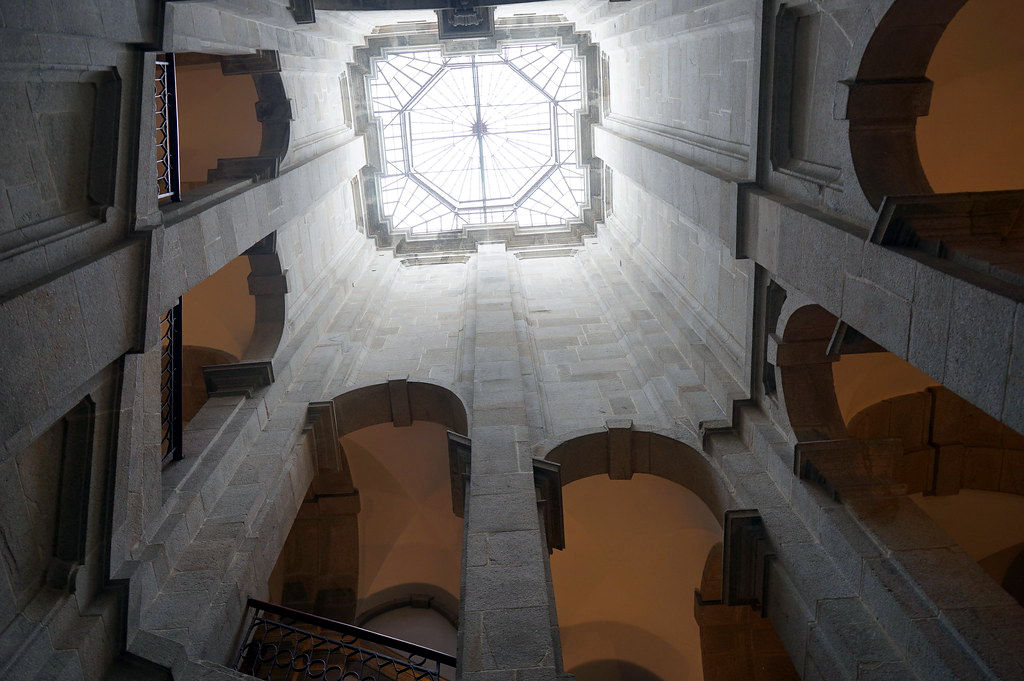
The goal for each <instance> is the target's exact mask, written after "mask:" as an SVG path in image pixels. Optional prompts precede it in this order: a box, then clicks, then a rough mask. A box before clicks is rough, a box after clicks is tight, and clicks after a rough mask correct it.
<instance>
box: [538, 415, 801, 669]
mask: <svg viewBox="0 0 1024 681" xmlns="http://www.w3.org/2000/svg"><path fill="white" fill-rule="evenodd" d="M546 458H547V459H548V460H550V461H554V462H556V463H559V464H560V466H561V479H562V485H563V488H562V508H563V510H564V518H565V521H564V525H565V549H564V550H561V551H556V552H554V553H553V555H552V556H551V577H552V583H553V587H554V592H555V602H556V606H557V613H558V622H559V628H560V633H561V644H562V656H563V660H564V666H565V668H566V669H568V670H570V671H571V673H574V674H576V675H577V679H579V681H591V680H592V681H606V680H618V679H630V680H632V679H659V678H660V679H701V678H708V679H725V678H732V677H728V676H722V675H721V674H722V673H725V671H728V670H726V669H725V668H724V667H722V665H721V660H719V659H718V658H716V657H715V655H714V652H715V651H716V649H715V648H714V647H713V645H714V643H715V642H716V641H718V640H719V639H720V638H721V636H719V634H721V630H718V631H717V633H716V631H715V630H714V629H713V627H714V625H715V624H716V621H715V619H714V616H713V615H714V613H712V616H711V617H710V619H709V618H703V619H702V618H701V610H700V602H699V599H697V598H695V593H697V592H698V591H699V590H701V589H703V590H705V591H706V592H708V593H710V591H711V588H710V587H709V586H708V585H707V584H706V582H707V575H708V574H711V573H712V572H714V569H715V568H708V555H709V552H713V548H714V547H715V546H716V545H720V542H721V539H722V527H721V525H720V524H719V520H718V518H720V517H722V516H723V515H724V513H725V509H726V508H727V507H728V506H729V505H730V503H731V496H730V495H729V493H728V491H727V490H726V489H725V488H724V487H723V486H722V484H721V483H720V481H719V479H718V476H717V474H716V473H715V472H714V470H713V469H712V468H711V466H710V464H709V463H708V462H707V460H706V459H705V458H704V457H703V456H701V455H700V454H699V453H698V452H696V451H695V450H693V449H691V448H690V447H687V446H686V445H684V444H683V443H681V442H678V441H676V440H673V439H671V438H668V437H665V436H662V435H658V434H655V433H648V432H640V431H634V430H632V429H631V428H611V429H609V430H608V431H606V432H601V433H594V434H591V435H585V436H582V437H578V438H575V439H573V440H569V441H567V442H564V443H562V444H561V445H559V446H557V447H555V448H554V449H553V450H552V451H551V452H550V453H549V454H548V456H547V457H546ZM717 555H718V561H717V563H715V565H716V567H717V571H718V581H719V583H721V580H722V561H721V552H719V553H718V554H717ZM719 590H720V589H719ZM712 598H713V597H712ZM718 606H719V609H720V610H723V612H725V613H727V617H728V618H729V619H730V620H733V619H736V614H735V613H736V612H737V611H738V610H744V611H748V610H749V611H750V613H751V617H752V618H753V619H757V620H761V619H762V618H761V617H760V614H759V613H756V612H755V611H753V610H751V609H750V608H749V607H748V606H732V607H730V606H726V605H721V603H720V601H719V603H718ZM760 626H762V627H767V630H771V624H770V623H769V622H768V620H763V624H762V625H760ZM773 634H774V632H773ZM706 638H707V640H708V641H711V643H712V648H710V649H709V650H711V651H712V655H711V656H710V657H708V658H703V657H702V649H703V648H704V647H705V639H706ZM775 642H776V643H778V642H777V639H775ZM777 649H778V650H781V644H778V648H777ZM773 650H775V649H773ZM735 658H736V655H733V660H735ZM783 658H784V659H785V661H786V664H787V665H789V663H788V658H785V653H783ZM751 659H753V658H751ZM709 661H710V662H709ZM709 665H710V666H709ZM791 668H792V667H791V665H789V666H787V667H785V668H781V667H780V668H779V669H772V673H773V674H776V676H773V677H772V678H789V677H788V676H786V675H785V672H784V671H783V669H787V670H788V669H791ZM729 669H732V670H734V671H735V670H736V669H741V670H742V671H744V672H746V673H747V674H748V675H753V674H754V669H755V668H754V667H744V666H743V665H742V664H739V665H737V664H736V663H733V664H732V666H731V667H730V668H729ZM709 670H710V671H709ZM723 670H724V671H723ZM779 674H781V676H779Z"/></svg>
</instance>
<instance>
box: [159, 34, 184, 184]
mask: <svg viewBox="0 0 1024 681" xmlns="http://www.w3.org/2000/svg"><path fill="white" fill-rule="evenodd" d="M153 100H154V101H153V104H154V108H155V115H156V121H155V122H156V184H157V199H158V200H161V201H163V200H166V199H169V200H171V201H178V200H179V199H180V198H181V178H180V175H179V173H178V99H177V89H176V85H175V81H174V55H173V54H166V55H161V56H160V57H157V60H156V78H155V82H154V89H153Z"/></svg>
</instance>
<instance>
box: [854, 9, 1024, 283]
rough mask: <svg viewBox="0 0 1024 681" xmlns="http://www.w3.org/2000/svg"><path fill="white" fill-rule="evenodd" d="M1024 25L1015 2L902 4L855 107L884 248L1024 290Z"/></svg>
mask: <svg viewBox="0 0 1024 681" xmlns="http://www.w3.org/2000/svg"><path fill="white" fill-rule="evenodd" d="M1022 21H1024V6H1022V5H1021V4H1020V3H1018V2H1015V1H1014V0H969V1H968V0H954V1H953V2H931V1H930V0H896V1H895V2H893V3H892V5H891V7H890V8H889V10H888V12H886V13H885V15H884V16H883V17H882V19H881V21H880V22H879V24H878V26H877V27H876V29H875V32H874V33H873V34H872V37H871V40H870V41H869V42H868V45H867V47H866V49H865V51H864V53H863V56H862V58H861V62H860V68H859V71H858V73H857V77H856V79H855V80H853V81H851V82H850V83H848V84H849V86H850V93H849V101H848V106H847V117H848V118H849V121H850V151H851V155H852V158H853V163H854V169H855V171H856V174H857V179H858V181H859V182H860V186H861V189H862V190H863V192H864V195H865V196H866V198H867V199H868V201H869V202H870V203H871V204H872V205H873V206H874V207H876V208H880V209H881V213H880V222H879V228H878V229H876V233H875V235H874V237H873V238H874V239H875V240H876V241H877V242H880V243H882V244H885V245H891V246H901V247H907V248H914V249H918V250H921V251H925V252H927V253H929V254H930V255H932V256H937V257H941V258H947V259H950V260H954V261H957V263H958V265H959V266H961V267H966V268H968V269H971V270H975V271H978V272H982V273H984V274H986V275H989V276H992V277H995V278H997V279H1003V280H1006V281H1010V282H1011V283H1014V284H1017V285H1019V284H1020V277H1021V275H1022V274H1024V222H1022V221H1021V219H1020V216H1021V208H1022V206H1024V131H1022V130H1021V127H1020V126H1019V125H1018V124H1017V122H1018V121H1019V120H1020V117H1021V115H1022V114H1024V46H1022V45H1021V44H1020V41H1019V40H1018V37H1017V30H1016V28H1017V27H1018V26H1019V25H1020V24H1021V22H1022ZM883 202H884V205H883Z"/></svg>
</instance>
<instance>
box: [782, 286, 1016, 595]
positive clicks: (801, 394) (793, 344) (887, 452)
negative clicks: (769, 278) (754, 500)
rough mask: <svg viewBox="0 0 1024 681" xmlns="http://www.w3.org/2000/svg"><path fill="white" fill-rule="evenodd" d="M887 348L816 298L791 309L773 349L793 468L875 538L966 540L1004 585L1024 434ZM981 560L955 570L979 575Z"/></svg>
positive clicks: (948, 544)
mask: <svg viewBox="0 0 1024 681" xmlns="http://www.w3.org/2000/svg"><path fill="white" fill-rule="evenodd" d="M844 339H847V340H844ZM881 350H882V349H881V348H880V347H879V346H877V345H875V344H874V343H872V342H871V341H870V340H869V339H866V338H864V337H863V336H861V335H860V334H858V333H856V332H855V331H854V330H852V329H849V328H848V327H847V328H843V327H841V326H839V325H838V320H837V319H836V318H835V317H834V316H833V315H831V314H829V313H828V312H827V311H825V310H824V309H823V308H821V307H818V306H806V307H803V308H800V309H798V310H796V311H795V312H794V313H793V314H792V316H791V317H790V318H789V321H788V323H787V325H786V328H785V331H784V333H783V339H782V342H781V343H780V345H779V348H778V353H777V356H778V358H779V372H780V374H781V379H782V386H783V393H784V399H785V405H786V410H787V413H788V415H789V418H790V422H791V426H792V428H793V431H794V433H795V435H796V438H797V440H798V441H799V444H798V445H797V461H796V464H795V465H796V468H797V471H798V472H799V474H800V476H801V477H802V478H804V479H808V480H813V481H816V482H818V483H819V484H821V485H822V486H824V487H825V489H826V490H827V491H829V492H830V493H832V494H833V495H834V496H835V497H836V498H838V499H840V500H843V501H844V502H846V503H847V504H848V505H849V506H850V508H851V513H853V514H854V515H855V516H856V517H858V518H859V519H860V520H861V522H863V523H864V526H865V527H866V528H867V530H868V532H869V534H872V535H873V536H874V537H875V538H876V541H879V542H880V543H882V544H888V545H890V546H906V545H913V546H916V545H917V543H919V542H924V544H923V547H927V548H929V549H933V548H934V549H935V550H940V549H941V550H943V551H952V550H954V549H957V547H959V548H960V549H963V551H965V552H966V554H967V555H968V556H970V557H971V558H972V559H974V561H975V562H976V563H977V564H978V565H980V568H981V570H983V571H984V572H985V573H987V574H988V575H989V576H990V577H992V579H993V580H994V581H995V583H996V584H1000V585H1001V584H1002V583H1003V582H1004V580H1005V578H1006V576H1007V573H1008V570H1009V566H1010V563H1011V562H1012V559H1013V557H1014V555H1013V551H1012V550H1013V549H1014V547H1016V546H1017V545H1018V544H1020V543H1021V542H1022V541H1024V513H1022V511H1024V498H1022V497H1020V496H1017V495H1022V494H1024V436H1022V435H1021V434H1020V433H1017V432H1016V431H1014V430H1013V429H1011V428H1009V427H1007V426H1005V425H1004V424H1002V423H1000V422H999V421H998V420H996V419H994V418H992V417H991V416H989V415H988V414H986V413H985V412H983V411H982V410H980V409H978V408H977V407H975V406H974V405H972V404H970V403H969V402H967V401H966V400H964V399H963V398H961V397H959V396H958V395H956V394H954V393H952V392H951V391H949V390H948V389H946V388H945V387H943V386H942V385H941V384H939V383H938V382H936V381H934V380H933V379H931V378H930V377H929V376H927V375H925V374H924V373H922V372H920V371H919V370H917V369H916V368H915V367H913V366H911V365H909V364H908V363H906V362H904V361H903V360H901V359H899V358H898V357H896V356H895V355H893V354H891V353H888V352H884V351H881ZM921 512H923V515H927V516H928V518H930V520H931V522H932V523H934V524H930V523H928V522H927V520H925V519H924V518H923V517H922V513H921ZM935 526H937V528H936V527H935ZM896 528H903V529H904V533H903V534H901V533H900V531H899V530H898V529H896ZM929 528H931V529H929ZM938 528H941V530H943V531H944V532H945V535H943V534H942V532H938V531H937V529H938ZM911 535H913V536H911ZM957 550H958V549H957ZM1007 551H1009V552H1010V553H1004V552H1007ZM957 555H958V556H962V555H963V554H962V553H961V554H957ZM957 560H959V558H958V559H957ZM950 565H952V563H950ZM976 567H977V566H974V567H971V566H969V565H966V566H965V565H960V566H959V568H956V569H954V568H953V567H950V569H951V570H953V571H954V572H957V570H959V572H957V575H958V578H959V579H968V578H969V579H972V580H977V579H983V578H982V577H981V575H980V573H979V571H978V570H977V569H975V568H976ZM910 571H911V572H913V570H912V569H911V570H910ZM913 577H914V579H927V572H926V571H922V572H921V573H920V574H913ZM973 583H974V584H976V583H977V582H973Z"/></svg>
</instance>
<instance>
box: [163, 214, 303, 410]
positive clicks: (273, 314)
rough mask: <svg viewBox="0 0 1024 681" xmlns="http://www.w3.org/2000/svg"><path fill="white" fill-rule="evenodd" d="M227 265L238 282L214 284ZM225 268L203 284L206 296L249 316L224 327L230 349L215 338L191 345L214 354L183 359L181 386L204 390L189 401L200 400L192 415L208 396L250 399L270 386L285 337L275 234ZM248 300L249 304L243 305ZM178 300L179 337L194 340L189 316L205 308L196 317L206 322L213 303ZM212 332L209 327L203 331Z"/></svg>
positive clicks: (201, 298) (283, 279)
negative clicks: (181, 317)
mask: <svg viewBox="0 0 1024 681" xmlns="http://www.w3.org/2000/svg"><path fill="white" fill-rule="evenodd" d="M229 265H230V266H231V267H232V268H235V269H232V270H230V272H231V273H237V274H233V275H232V276H234V277H236V278H232V279H230V280H228V279H225V280H223V282H218V283H214V282H213V281H212V279H213V277H217V276H218V274H219V273H221V272H222V271H225V272H226V269H225V268H227V267H228V266H229ZM246 266H247V267H246ZM240 267H244V268H246V269H247V271H248V272H247V273H246V274H244V277H245V278H244V281H243V280H242V276H243V273H242V272H240V271H239V270H238V268H240ZM225 268H221V270H218V271H217V272H215V273H214V274H212V275H210V277H208V278H207V279H206V280H204V282H209V284H208V285H212V286H213V287H214V288H212V289H210V291H211V292H215V293H217V294H218V295H219V298H217V299H216V300H218V301H219V303H220V305H221V306H225V305H228V306H231V307H232V308H233V309H235V310H241V309H243V308H247V309H248V310H251V312H247V313H245V314H242V315H233V316H232V319H233V320H234V321H233V322H232V324H233V326H232V324H228V325H226V326H228V327H231V331H232V332H231V333H229V334H228V336H226V337H225V338H226V339H227V340H228V341H230V343H228V345H230V347H228V346H227V345H225V346H220V345H217V343H216V341H217V338H215V337H211V338H210V342H204V343H191V345H202V346H206V349H207V350H208V351H213V354H211V352H205V353H196V352H193V353H191V354H184V355H183V359H184V361H183V368H184V372H185V376H184V382H185V383H186V384H187V383H189V381H190V378H191V379H192V380H193V382H197V383H201V387H202V391H199V390H196V391H193V397H202V400H201V401H199V402H198V403H195V405H194V409H192V410H191V411H192V412H193V413H194V412H197V411H198V410H199V408H200V407H201V406H202V404H203V403H204V402H205V401H206V398H207V397H209V396H213V395H227V394H233V395H237V394H239V393H244V394H249V395H251V394H252V393H254V392H255V391H257V390H259V389H261V388H265V387H267V386H268V385H270V384H271V383H273V382H274V368H273V360H274V358H275V356H276V354H277V351H278V349H279V347H280V344H281V338H282V337H283V335H284V327H285V320H286V310H287V308H286V294H287V293H288V279H287V272H286V270H285V269H284V268H283V267H282V265H281V260H280V257H279V256H278V254H277V247H276V232H272V233H271V234H269V235H268V236H267V237H265V238H263V239H261V240H260V241H258V242H257V243H256V244H255V245H253V246H252V247H251V248H249V249H248V250H246V251H245V252H244V253H243V254H242V255H240V256H238V258H235V259H234V260H232V261H231V262H229V263H228V265H225ZM225 276H228V275H227V274H225ZM204 282H200V284H199V285H198V286H203V285H204ZM246 295H248V296H249V297H250V298H251V300H249V299H247V298H246ZM242 299H244V300H242ZM182 300H183V312H184V315H185V321H184V323H183V337H184V338H186V339H188V338H189V336H190V335H193V332H192V331H191V328H192V326H191V325H190V322H191V320H192V319H195V318H194V317H193V313H190V310H192V309H198V308H205V311H204V312H200V313H197V314H201V315H204V316H205V317H204V318H206V319H209V318H210V315H214V316H216V315H217V310H215V309H214V310H211V309H210V301H211V300H213V299H211V298H210V297H208V296H207V295H200V294H198V293H195V292H194V290H193V291H189V292H187V293H186V294H185V296H184V297H183V298H182ZM230 301H238V304H237V305H234V304H233V303H231V302H230ZM249 315H251V316H249ZM242 317H245V319H242ZM248 324H251V327H252V328H251V332H249V331H248V326H247V325H248ZM216 326H217V325H216V324H212V323H210V324H207V325H205V326H201V328H203V329H206V328H214V327H216ZM243 327H244V328H243ZM203 333H207V332H206V331H204V332H203ZM242 335H248V338H246V339H244V340H243V339H241V338H240V337H239V336H242ZM190 360H191V361H190ZM196 374H198V375H199V376H200V377H201V380H200V381H196V380H195V375H196ZM200 392H201V393H202V394H200ZM185 416H186V418H185V420H186V421H188V420H189V418H188V417H187V415H185Z"/></svg>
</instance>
